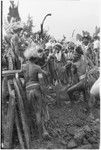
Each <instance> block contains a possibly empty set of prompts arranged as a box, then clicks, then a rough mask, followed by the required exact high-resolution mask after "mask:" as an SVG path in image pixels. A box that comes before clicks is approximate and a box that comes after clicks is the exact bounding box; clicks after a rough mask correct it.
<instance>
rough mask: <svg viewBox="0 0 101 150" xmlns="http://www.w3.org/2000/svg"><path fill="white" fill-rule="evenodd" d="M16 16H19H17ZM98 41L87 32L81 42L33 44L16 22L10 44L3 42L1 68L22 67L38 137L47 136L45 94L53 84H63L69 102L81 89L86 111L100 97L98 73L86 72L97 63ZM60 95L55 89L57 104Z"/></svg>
mask: <svg viewBox="0 0 101 150" xmlns="http://www.w3.org/2000/svg"><path fill="white" fill-rule="evenodd" d="M11 3H12V2H11ZM8 18H9V21H12V22H13V23H15V22H16V21H19V19H18V20H15V16H13V17H12V18H10V17H9V16H8ZM18 18H20V17H19V16H18ZM25 39H26V40H25ZM6 40H7V39H6ZM21 41H23V46H22V47H23V48H24V50H21V49H20V47H21V45H20V43H21ZM7 42H8V41H7ZM99 42H100V39H99V36H98V35H95V36H94V37H93V39H91V36H90V35H89V34H88V33H87V32H86V33H85V35H84V36H83V38H82V41H81V43H80V44H75V43H73V42H68V44H67V45H66V46H64V45H63V44H61V43H59V42H57V41H51V40H50V41H49V42H48V43H46V44H44V46H43V45H42V43H41V44H36V43H34V42H33V40H32V37H31V36H27V33H26V32H23V27H22V26H21V24H20V23H17V24H16V25H15V27H14V28H13V29H12V34H11V38H10V43H9V42H8V44H7V45H6V49H8V50H7V53H6V56H4V57H3V58H2V63H3V68H2V69H4V70H5V68H6V69H8V70H19V69H21V71H22V72H23V75H22V78H23V79H22V83H23V86H25V88H26V91H25V92H26V93H27V100H28V102H29V106H28V107H29V110H30V116H31V118H30V119H31V120H32V125H31V130H33V129H32V128H33V123H34V121H35V120H34V119H33V116H35V117H36V123H37V126H38V131H39V134H40V133H42V134H41V135H40V136H39V137H41V136H42V137H43V138H45V137H48V138H49V137H50V136H49V133H48V131H47V129H46V127H45V123H46V122H47V121H48V120H49V113H48V107H47V104H46V103H45V99H46V98H45V94H46V95H47V92H48V91H49V90H50V89H54V87H56V86H58V87H59V86H60V87H65V90H64V93H65V92H66V94H67V97H68V98H67V99H68V100H69V101H70V102H71V103H72V104H73V103H74V99H75V98H74V93H75V91H78V93H80V92H82V94H83V97H84V101H85V102H86V104H87V107H86V108H87V109H86V111H91V109H92V107H93V106H94V102H95V97H98V98H99V85H98V84H99V79H98V78H99V74H98V76H97V77H96V78H94V77H92V76H90V73H89V72H90V70H92V69H94V67H99V66H100V62H99V54H100V52H99V51H100V45H99ZM97 79H98V81H97V83H96V85H94V87H93V89H92V90H91V93H90V89H91V86H92V85H93V84H94V82H95V81H96V80H97ZM2 95H3V96H4V95H5V94H2ZM93 96H95V97H93ZM60 97H61V94H60V93H59V91H58V90H57V91H56V103H57V104H58V105H60V103H61V102H60V100H59V99H60ZM91 103H92V104H93V105H91ZM41 130H42V131H43V132H41Z"/></svg>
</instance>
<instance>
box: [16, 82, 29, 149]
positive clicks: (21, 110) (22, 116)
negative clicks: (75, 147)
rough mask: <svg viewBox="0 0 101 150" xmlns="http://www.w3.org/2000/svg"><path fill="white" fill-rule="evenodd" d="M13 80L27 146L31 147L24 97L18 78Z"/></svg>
mask: <svg viewBox="0 0 101 150" xmlns="http://www.w3.org/2000/svg"><path fill="white" fill-rule="evenodd" d="M13 82H14V87H15V91H16V93H17V102H18V106H19V111H20V115H21V121H22V126H23V131H24V136H25V141H26V148H28V149H29V148H30V134H29V131H28V124H27V122H26V121H27V120H26V114H25V110H24V104H23V99H22V96H21V94H20V90H19V87H18V84H17V81H16V79H13Z"/></svg>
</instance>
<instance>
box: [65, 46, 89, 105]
mask: <svg viewBox="0 0 101 150" xmlns="http://www.w3.org/2000/svg"><path fill="white" fill-rule="evenodd" d="M74 64H75V65H76V68H77V73H78V76H79V82H78V83H77V84H75V85H73V86H72V87H70V88H69V89H68V91H67V92H68V94H69V96H70V99H71V101H72V102H73V92H74V91H79V92H80V91H82V92H83V96H84V100H85V101H86V102H87V104H88V99H89V93H88V89H87V85H88V82H87V74H86V71H87V65H88V62H87V60H86V58H85V57H84V55H83V50H82V48H81V47H80V46H78V47H76V49H75V52H74Z"/></svg>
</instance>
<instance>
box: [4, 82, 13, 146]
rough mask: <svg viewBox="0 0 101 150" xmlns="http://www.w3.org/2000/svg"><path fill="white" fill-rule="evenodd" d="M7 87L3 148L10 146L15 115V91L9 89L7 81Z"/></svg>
mask: <svg viewBox="0 0 101 150" xmlns="http://www.w3.org/2000/svg"><path fill="white" fill-rule="evenodd" d="M8 89H9V94H10V98H9V104H8V112H7V124H6V129H5V131H4V148H12V133H13V126H14V116H15V92H14V90H12V89H11V86H10V84H9V81H8Z"/></svg>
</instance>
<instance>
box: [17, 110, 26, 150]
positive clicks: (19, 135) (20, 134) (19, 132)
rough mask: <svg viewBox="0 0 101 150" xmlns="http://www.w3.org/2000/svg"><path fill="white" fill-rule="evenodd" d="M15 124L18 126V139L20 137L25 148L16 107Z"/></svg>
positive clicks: (22, 146)
mask: <svg viewBox="0 0 101 150" xmlns="http://www.w3.org/2000/svg"><path fill="white" fill-rule="evenodd" d="M15 124H16V128H17V133H18V139H19V142H20V145H21V148H22V149H24V148H25V146H24V141H23V136H22V133H21V127H20V124H19V118H18V114H17V111H16V109H15Z"/></svg>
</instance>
